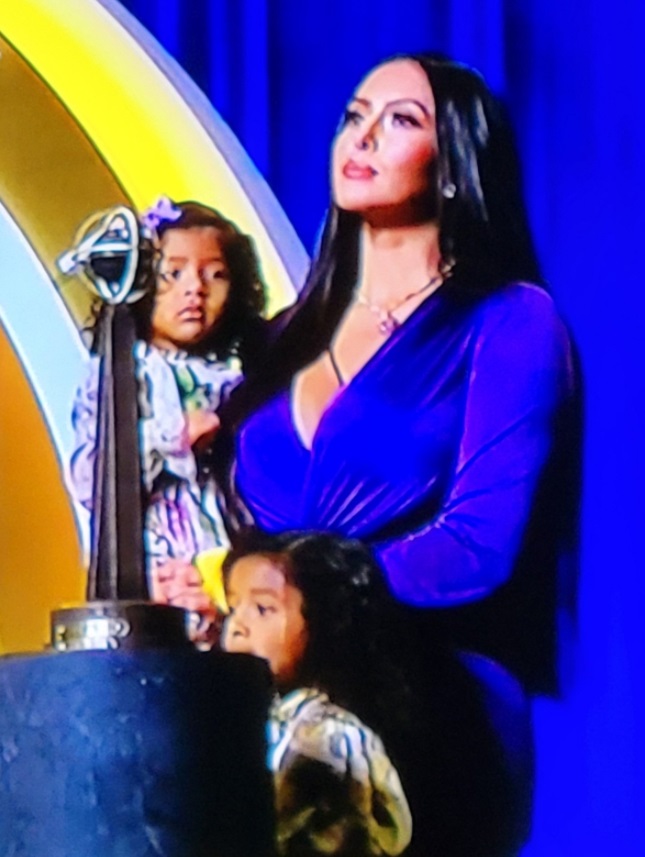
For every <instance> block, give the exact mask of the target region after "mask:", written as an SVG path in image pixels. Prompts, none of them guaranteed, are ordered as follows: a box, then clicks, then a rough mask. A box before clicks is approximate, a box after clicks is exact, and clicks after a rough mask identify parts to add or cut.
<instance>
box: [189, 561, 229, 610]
mask: <svg viewBox="0 0 645 857" xmlns="http://www.w3.org/2000/svg"><path fill="white" fill-rule="evenodd" d="M227 553H228V548H225V547H218V548H211V549H210V550H206V551H202V552H201V553H198V554H197V556H196V557H195V566H196V568H197V571H198V572H199V574H200V576H201V578H202V583H203V584H204V592H205V593H206V594H207V595H208V596H209V598H211V599H212V601H213V603H214V604H215V605H216V607H217V608H218V610H220V611H221V612H222V613H228V604H227V602H226V593H225V591H224V575H223V574H222V563H223V562H224V557H225V556H226V554H227Z"/></svg>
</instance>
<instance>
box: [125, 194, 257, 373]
mask: <svg viewBox="0 0 645 857" xmlns="http://www.w3.org/2000/svg"><path fill="white" fill-rule="evenodd" d="M151 212H152V214H151ZM151 212H148V214H147V215H144V222H145V221H146V218H148V219H151V218H152V219H153V221H155V222H154V231H155V233H156V236H155V237H156V243H157V251H158V252H157V256H156V261H155V265H154V270H153V271H152V272H151V274H150V281H149V285H148V294H147V296H146V297H145V298H144V299H142V300H141V301H139V302H138V303H137V304H135V305H134V306H133V309H134V312H135V316H136V318H137V322H138V328H139V330H138V333H139V336H140V337H141V338H143V339H146V340H147V341H149V342H152V343H153V344H155V345H158V346H160V347H162V348H166V349H170V350H174V349H181V350H187V351H191V352H194V353H207V352H210V351H215V352H217V353H218V354H219V355H220V356H222V357H224V356H225V352H227V351H228V350H229V349H230V348H231V346H232V345H233V344H234V342H235V339H236V338H237V337H238V336H240V335H241V334H242V333H243V330H244V327H245V325H246V323H247V322H248V321H249V319H251V318H255V317H257V316H259V315H260V313H261V311H262V310H263V308H264V285H263V283H262V279H261V276H260V271H259V265H258V260H257V257H256V255H255V251H254V248H253V243H252V241H251V239H250V238H249V237H248V236H247V235H243V234H242V233H241V232H240V231H239V229H238V228H237V226H235V224H234V223H232V222H231V221H230V220H227V219H226V218H225V217H223V216H222V215H221V214H220V213H219V212H217V211H215V209H212V208H209V207H207V206H205V205H201V204H199V203H196V202H182V203H178V204H176V205H175V204H172V203H169V202H167V203H166V204H165V206H164V205H161V204H159V203H158V204H157V206H156V208H155V209H152V210H151Z"/></svg>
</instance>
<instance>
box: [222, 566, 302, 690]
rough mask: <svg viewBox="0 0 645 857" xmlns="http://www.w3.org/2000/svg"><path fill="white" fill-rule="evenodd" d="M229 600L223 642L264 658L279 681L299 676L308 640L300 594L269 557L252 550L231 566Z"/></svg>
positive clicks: (227, 648)
mask: <svg viewBox="0 0 645 857" xmlns="http://www.w3.org/2000/svg"><path fill="white" fill-rule="evenodd" d="M226 600H227V602H228V606H229V610H230V612H229V616H228V618H227V620H226V623H225V626H224V636H223V639H222V647H223V648H224V650H225V651H227V652H246V653H247V654H250V655H256V656H257V657H259V658H264V659H265V660H266V661H268V663H269V667H270V668H271V672H272V673H273V675H274V676H275V678H276V681H277V683H278V684H281V685H283V686H284V685H288V684H289V683H290V682H291V681H292V679H293V678H294V677H295V675H296V672H297V669H298V665H299V664H300V663H301V661H302V658H303V655H304V652H305V646H306V642H307V629H306V626H305V620H304V618H303V615H302V595H301V594H300V591H299V590H298V589H296V588H295V586H292V585H291V584H290V583H288V582H287V579H286V577H285V575H284V573H283V572H282V570H281V569H280V567H279V566H278V565H276V563H275V562H273V561H272V560H271V559H270V558H269V557H265V556H261V555H251V556H247V557H244V558H243V559H240V560H238V561H237V562H236V563H235V565H234V566H233V568H232V569H231V571H230V574H229V577H228V582H227V587H226Z"/></svg>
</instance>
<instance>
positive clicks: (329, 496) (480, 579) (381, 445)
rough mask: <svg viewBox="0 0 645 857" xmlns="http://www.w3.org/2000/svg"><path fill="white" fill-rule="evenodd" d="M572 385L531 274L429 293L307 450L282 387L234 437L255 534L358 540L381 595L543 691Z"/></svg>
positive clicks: (561, 343)
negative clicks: (526, 278) (483, 289)
mask: <svg viewBox="0 0 645 857" xmlns="http://www.w3.org/2000/svg"><path fill="white" fill-rule="evenodd" d="M576 393H577V391H576V383H575V372H574V368H573V358H572V349H571V344H570V340H569V336H568V333H567V331H566V328H565V326H564V324H563V323H562V321H561V320H560V318H559V316H558V314H557V311H556V309H555V307H554V304H553V301H552V299H551V297H550V296H549V295H548V294H547V293H546V292H545V291H544V290H542V289H540V288H538V287H536V286H533V285H528V284H522V283H519V284H513V285H509V286H507V287H505V288H503V289H501V290H499V291H498V292H496V293H494V294H492V295H488V296H485V297H479V298H473V297H468V296H467V295H466V294H465V293H464V291H463V290H460V289H459V288H457V287H456V286H455V285H454V284H448V285H446V286H444V287H443V288H441V289H439V290H438V291H437V292H435V293H434V294H433V295H431V296H430V297H429V298H428V299H427V300H426V301H424V302H423V303H422V304H421V305H420V306H419V307H418V308H417V309H416V310H415V312H414V313H412V315H410V316H409V318H408V319H407V320H406V321H405V322H404V323H403V324H402V325H401V326H400V327H399V328H398V329H397V330H396V331H395V332H394V333H393V334H392V336H391V337H390V338H389V339H387V340H386V341H384V343H383V346H382V347H381V348H380V349H379V351H378V352H377V353H376V354H375V355H374V356H373V357H372V358H371V359H370V360H369V361H368V362H367V363H366V364H365V366H364V367H363V368H362V369H361V371H359V373H358V374H357V375H356V376H355V377H354V378H353V379H352V380H351V381H350V382H349V383H348V384H347V385H346V386H344V387H342V388H341V389H340V390H339V392H338V393H337V395H336V396H335V398H334V399H333V401H332V402H331V403H330V404H329V406H328V408H327V410H326V411H325V413H324V414H323V416H322V419H321V421H320V423H319V426H318V429H317V431H316V434H315V437H314V440H313V444H312V448H311V450H308V449H307V448H305V447H304V446H303V444H302V443H301V441H300V438H299V436H298V434H297V432H296V429H295V427H294V422H293V418H292V413H291V398H290V391H289V390H285V391H283V392H282V393H280V394H279V395H278V396H277V397H275V398H274V399H272V400H271V401H269V402H267V403H266V404H265V405H264V406H263V407H262V408H260V409H259V410H258V411H257V412H255V413H254V414H253V415H251V417H250V418H249V419H247V421H246V422H245V423H244V424H243V425H242V427H241V430H240V432H239V434H238V438H237V477H236V478H237V485H238V490H239V492H240V494H241V496H242V498H243V499H244V501H245V503H246V504H247V506H248V508H249V510H250V511H251V513H252V514H253V515H254V517H255V520H256V522H257V524H258V526H260V527H261V528H263V529H265V530H267V531H270V532H278V531H282V530H287V529H314V530H326V531H332V532H337V533H340V534H343V535H346V536H351V537H356V538H360V539H363V540H364V541H366V542H367V543H368V544H370V545H371V546H372V548H373V549H374V551H375V553H376V554H377V556H378V558H379V559H380V561H381V563H382V565H383V567H384V569H385V572H386V574H387V577H388V579H389V581H390V585H391V587H392V589H393V591H394V593H395V594H396V595H397V596H398V597H399V598H400V599H401V600H403V601H405V602H407V603H409V604H412V605H417V606H424V607H434V608H443V609H442V610H436V611H433V613H434V614H435V616H436V618H435V622H436V623H439V624H443V625H444V626H445V627H446V629H447V630H448V633H449V634H450V635H451V636H452V638H453V639H454V641H455V642H456V643H457V644H458V645H461V646H465V647H470V648H474V649H476V650H478V651H484V652H487V653H488V654H491V655H493V656H494V657H498V658H501V660H502V661H504V662H505V663H506V664H507V666H509V667H511V668H512V669H515V670H516V671H517V672H518V673H519V674H520V675H522V676H523V677H524V678H525V680H526V681H527V684H528V685H529V686H530V687H533V689H541V690H548V689H553V684H554V675H555V651H554V639H555V616H556V611H555V602H556V600H557V591H556V590H557V587H558V581H559V582H560V583H562V574H561V572H562V568H561V566H562V565H563V563H564V562H566V561H567V560H569V559H570V558H571V555H572V553H573V552H574V551H575V535H576V533H575V530H576V511H577V510H576V505H577V493H576V487H575V486H576V484H577V465H578V453H579V444H578V438H577V437H576V431H575V426H576V423H577V416H576V401H577V395H576Z"/></svg>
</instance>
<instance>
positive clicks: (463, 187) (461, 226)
mask: <svg viewBox="0 0 645 857" xmlns="http://www.w3.org/2000/svg"><path fill="white" fill-rule="evenodd" d="M393 60H411V61H413V62H416V63H418V65H419V66H421V68H422V69H423V71H424V72H425V74H426V75H427V77H428V81H429V83H430V86H431V88H432V92H433V95H434V100H435V106H436V125H437V140H438V156H437V157H438V161H437V163H434V164H433V165H432V176H433V183H434V188H433V190H432V193H433V194H434V195H435V198H434V199H433V200H432V206H431V208H432V210H435V211H437V212H438V220H439V247H440V252H441V260H442V265H443V266H444V267H446V268H447V269H449V270H450V281H449V283H448V284H447V288H450V289H455V290H457V289H460V290H462V291H466V292H467V293H472V294H473V295H477V294H486V293H488V292H490V291H493V290H495V289H497V288H500V287H502V286H504V285H505V284H507V283H510V282H515V281H524V282H532V283H541V282H542V277H541V272H540V266H539V263H538V260H537V256H536V253H535V248H534V245H533V240H532V237H531V232H530V228H529V223H528V216H527V212H526V207H525V204H524V199H523V192H522V180H521V172H520V166H519V160H518V156H517V151H516V146H515V142H514V137H513V133H512V130H511V127H510V125H509V123H508V120H507V117H506V113H505V110H504V107H503V105H502V104H501V103H500V101H499V100H498V99H497V98H496V97H495V96H494V95H493V94H492V93H491V92H490V90H489V89H488V87H487V85H486V83H485V82H484V80H483V78H482V77H481V75H480V74H479V73H478V72H476V71H475V70H473V69H471V68H469V67H467V66H465V65H462V64H460V63H456V62H453V61H451V60H448V59H446V58H445V57H442V56H440V55H438V54H401V55H397V56H395V57H391V58H390V59H388V60H385V62H390V61H393ZM360 230H361V218H360V216H359V215H357V214H355V213H353V212H347V211H344V210H342V209H340V208H338V207H337V206H336V205H335V204H334V203H332V204H331V205H330V208H329V211H328V213H327V216H326V218H325V222H324V225H323V229H322V232H321V238H320V241H319V246H318V249H317V252H316V254H315V256H314V259H313V262H312V265H311V268H310V271H309V275H308V277H307V280H306V282H305V284H304V287H303V289H302V292H301V293H300V296H299V298H298V300H297V302H296V303H295V304H294V305H293V306H292V307H290V308H289V309H288V310H286V311H285V312H284V313H282V314H281V315H280V316H279V317H278V318H276V319H274V321H273V324H272V327H273V330H272V337H271V338H272V346H271V348H270V351H269V355H268V359H267V361H266V363H265V365H264V368H263V371H261V372H259V373H258V374H257V375H256V376H255V377H254V378H253V380H252V381H251V382H250V383H248V384H246V385H244V386H243V388H242V389H241V390H240V391H239V395H238V396H237V397H236V399H235V405H234V406H233V407H232V408H231V410H230V412H229V416H230V419H231V420H232V422H233V423H238V422H239V421H240V420H242V419H243V418H244V417H245V416H246V415H247V414H249V413H252V412H253V411H254V410H256V409H257V407H259V405H260V404H262V402H264V401H266V400H267V399H268V398H270V397H271V396H272V395H274V394H275V393H276V392H277V391H279V390H280V389H282V388H284V386H285V385H286V384H287V383H288V382H289V380H290V379H291V378H292V377H293V376H294V374H295V373H296V372H298V371H299V370H300V369H302V368H303V367H304V366H306V365H308V364H309V363H310V362H312V361H313V360H314V359H315V358H316V357H318V356H319V355H320V354H321V353H322V352H323V351H324V350H325V349H326V348H327V347H328V346H329V343H330V341H331V339H332V337H333V335H334V333H335V331H336V329H337V327H338V325H339V323H340V320H341V318H342V316H343V314H344V313H345V311H346V309H347V307H348V306H349V304H350V302H351V299H352V295H353V292H354V289H355V286H356V280H357V276H358V265H359V258H358V257H359V238H360Z"/></svg>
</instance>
